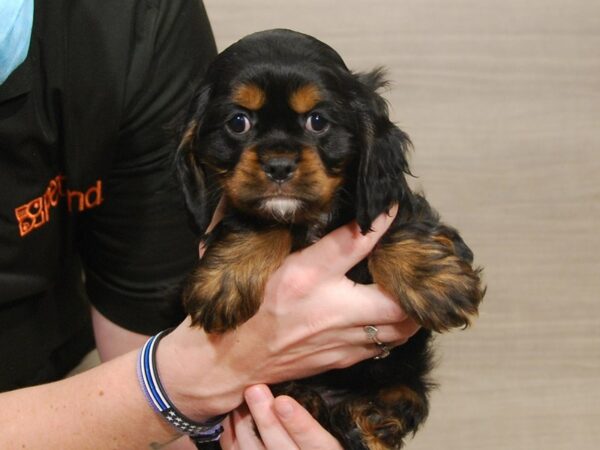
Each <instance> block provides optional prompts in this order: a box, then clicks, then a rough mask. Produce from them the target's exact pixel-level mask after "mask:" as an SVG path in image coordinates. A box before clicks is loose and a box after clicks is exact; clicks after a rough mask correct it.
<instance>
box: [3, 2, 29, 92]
mask: <svg viewBox="0 0 600 450" xmlns="http://www.w3.org/2000/svg"><path fill="white" fill-rule="evenodd" d="M32 26H33V0H0V84H2V83H4V82H5V81H6V79H7V78H8V77H9V76H10V74H11V73H13V71H14V70H15V69H16V68H17V67H19V66H20V65H21V63H22V62H23V61H25V58H27V52H28V51H29V41H30V40H31V28H32Z"/></svg>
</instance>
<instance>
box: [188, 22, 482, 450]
mask: <svg viewBox="0 0 600 450" xmlns="http://www.w3.org/2000/svg"><path fill="white" fill-rule="evenodd" d="M248 80H251V81H252V82H253V83H255V84H257V85H259V86H260V87H262V88H264V89H265V91H267V102H266V104H265V106H264V108H261V109H260V110H259V111H247V113H248V114H249V115H250V116H252V118H253V120H254V126H253V129H252V130H251V131H250V132H249V133H248V134H246V135H244V136H237V135H233V134H232V133H231V132H229V131H227V129H226V127H225V123H226V121H227V120H228V119H229V118H230V117H231V115H232V114H233V113H234V112H235V111H238V110H240V108H239V107H238V106H236V105H234V104H233V103H232V100H231V91H232V89H233V87H234V86H235V85H236V84H238V83H240V82H244V81H248ZM306 83H310V84H314V85H316V86H318V88H319V91H320V92H321V93H322V97H323V98H322V99H321V101H320V102H319V104H318V106H317V109H318V110H319V112H320V113H322V114H324V115H325V117H327V119H328V120H329V122H330V124H331V126H330V128H329V129H328V131H327V132H326V133H324V134H320V135H315V134H311V133H307V132H306V130H305V129H304V127H303V123H304V121H305V120H306V117H305V116H303V117H298V115H297V114H296V113H294V112H293V111H291V110H290V109H289V107H287V103H286V101H285V99H287V98H288V97H289V95H290V93H291V92H292V91H293V90H294V89H297V88H298V87H300V86H302V85H304V84H306ZM384 85H385V81H384V79H383V77H382V72H381V71H380V70H376V71H373V72H371V73H366V74H360V73H353V72H351V71H349V70H348V68H347V67H346V65H345V64H344V62H343V61H342V59H341V58H340V56H339V55H338V54H337V53H336V52H335V51H334V50H333V49H331V48H330V47H329V46H327V45H326V44H324V43H322V42H320V41H318V40H317V39H315V38H313V37H310V36H307V35H304V34H300V33H296V32H292V31H288V30H271V31H266V32H261V33H256V34H253V35H250V36H248V37H246V38H244V39H242V40H240V41H239V42H237V43H236V44H234V45H233V46H231V47H229V48H228V49H226V50H225V51H224V52H222V53H221V54H220V55H219V56H218V57H217V59H216V60H215V61H214V63H213V64H212V65H211V66H210V68H209V70H208V73H207V75H206V76H205V78H204V81H203V82H202V84H201V85H200V86H199V88H198V90H197V92H196V95H195V97H194V99H193V101H192V102H191V107H190V109H189V111H188V114H187V117H186V120H185V127H184V128H185V129H184V130H183V132H182V136H183V139H182V145H181V147H180V150H179V152H178V156H177V164H178V168H179V172H180V175H181V178H182V184H183V187H184V192H185V195H186V200H187V205H188V207H189V209H190V211H191V213H192V216H193V218H194V222H195V225H196V227H197V229H198V231H199V232H200V233H203V232H204V231H205V230H206V227H207V225H208V223H209V222H210V219H211V217H212V215H213V212H214V209H215V206H216V204H217V202H218V200H219V198H221V196H222V195H223V189H222V179H223V178H222V177H223V173H227V172H228V171H231V170H233V169H234V168H235V166H236V164H237V163H238V162H239V160H240V157H241V154H242V153H243V152H244V151H245V149H247V148H248V147H250V146H252V145H257V146H259V147H260V146H264V147H265V148H267V147H268V148H273V147H282V148H283V147H285V148H286V149H288V150H289V151H294V149H299V148H302V147H310V148H315V149H317V150H318V154H319V157H320V159H321V161H322V162H323V165H324V166H325V169H326V171H327V172H328V173H330V174H340V175H341V176H342V177H343V180H344V181H343V183H342V184H341V186H340V188H339V189H337V190H336V191H335V192H334V194H333V196H334V198H333V199H332V203H331V207H330V209H329V210H327V211H326V212H327V214H326V215H323V214H321V215H319V216H318V217H320V218H319V219H315V220H309V219H305V218H300V219H298V220H289V221H288V222H287V223H285V224H284V226H286V227H289V228H290V229H291V230H292V233H293V236H294V245H293V249H292V250H296V249H298V248H302V247H304V246H307V245H309V244H310V243H311V242H312V241H313V240H314V237H315V235H317V237H318V236H322V235H323V234H325V233H327V232H328V231H330V230H332V229H335V228H336V227H338V226H340V225H342V224H345V223H347V222H349V221H351V220H356V221H357V223H358V224H359V226H360V228H361V230H362V231H363V232H364V233H366V232H368V231H369V229H370V226H371V223H372V221H373V220H374V219H375V218H376V217H377V216H378V215H379V214H381V213H382V212H384V211H387V210H389V208H390V207H391V206H392V205H393V204H398V205H399V213H398V215H397V218H396V219H395V221H394V223H393V225H392V227H391V228H390V230H389V231H388V232H387V233H386V235H385V236H384V238H383V239H382V242H381V244H382V245H383V244H388V243H391V244H393V243H394V242H395V240H397V239H399V238H398V236H405V235H406V236H410V237H411V239H414V240H415V241H417V242H421V240H422V241H423V242H424V243H427V244H428V243H429V242H430V241H431V238H432V236H434V237H439V236H443V237H444V238H447V239H448V242H451V248H449V249H447V251H448V252H449V253H451V256H452V258H453V260H456V261H457V264H460V265H463V266H464V267H467V266H468V267H469V268H470V265H471V263H472V259H473V255H472V253H471V251H470V250H469V248H468V247H467V246H466V245H465V243H464V242H463V241H462V239H461V238H460V236H459V235H458V233H457V232H456V231H455V230H454V229H452V228H450V227H448V226H446V225H444V224H442V223H441V222H440V219H439V217H438V215H437V213H436V212H435V211H434V210H433V209H432V208H431V207H430V206H429V204H428V203H427V201H426V200H425V198H424V197H423V196H422V195H419V194H416V193H414V192H412V191H411V189H410V188H409V186H408V184H407V182H406V178H405V176H406V175H407V174H409V173H410V172H409V167H408V163H407V159H406V158H407V155H406V154H407V151H408V149H409V147H410V141H409V138H408V137H407V135H406V134H405V133H404V132H403V131H401V130H400V129H399V128H398V127H397V126H396V125H394V124H393V123H392V122H391V121H390V120H389V117H388V109H387V105H386V103H385V101H384V100H383V98H382V97H381V96H380V95H379V94H378V92H377V91H378V89H380V88H381V87H382V86H384ZM274 99H282V100H281V101H275V100H274ZM260 148H262V147H260ZM225 176H226V175H225ZM315 217H316V216H315ZM269 226H281V224H280V223H278V221H277V220H275V219H269V218H268V217H265V216H263V215H261V214H257V215H253V214H252V213H251V212H248V211H247V210H244V211H240V210H236V209H235V208H232V207H231V205H229V207H228V209H227V211H226V217H225V220H224V221H223V222H222V224H221V225H220V226H219V228H218V229H217V233H216V234H217V235H218V236H223V235H226V234H227V233H233V232H235V231H236V230H239V229H240V228H247V229H255V228H261V227H269ZM213 239H214V235H213ZM436 242H437V241H436ZM210 245H211V241H210V240H209V247H210ZM223 270H227V268H223ZM439 270H441V269H439V268H435V267H434V265H431V266H429V265H424V266H423V267H418V273H419V276H420V277H423V278H422V279H426V278H427V277H428V276H431V277H433V276H435V275H436V274H437V273H438V272H439ZM473 273H474V275H469V276H470V277H471V278H472V279H470V280H469V282H470V283H471V284H472V286H471V287H470V289H469V290H468V291H464V292H463V291H461V290H460V289H454V288H453V287H451V286H450V287H448V288H447V289H446V290H445V291H444V293H443V295H440V294H439V293H429V292H423V298H424V299H426V301H427V302H430V303H431V304H430V305H429V303H428V308H429V307H430V308H431V311H432V312H433V310H435V314H433V315H432V317H433V318H432V317H429V316H428V309H427V308H425V309H423V308H421V309H419V308H417V307H415V308H411V305H410V300H406V299H404V300H402V301H401V303H402V305H403V306H404V307H405V309H406V310H407V312H408V313H409V314H410V315H411V316H412V317H413V318H414V319H415V320H416V321H417V322H418V323H421V324H422V325H426V326H428V327H429V328H430V329H433V330H436V331H445V330H447V329H449V328H452V327H456V326H466V325H468V319H467V317H468V316H469V315H472V314H475V313H476V310H477V305H478V303H479V301H480V300H481V297H482V295H483V292H482V291H481V290H480V289H479V284H478V281H479V280H478V279H475V278H477V277H476V275H477V274H478V272H477V270H474V272H473ZM348 276H349V277H350V278H351V279H353V280H355V281H356V282H359V283H371V282H372V281H373V278H372V276H371V274H370V273H369V270H368V268H367V263H366V260H365V261H363V262H362V263H360V264H359V265H357V266H356V267H355V268H354V269H352V270H351V271H350V272H349V273H348ZM456 276H457V277H460V276H461V275H460V274H459V275H456ZM382 287H383V288H384V289H385V288H386V286H382ZM412 287H414V288H415V289H419V288H421V286H416V285H415V286H412ZM424 290H425V289H424ZM465 311H466V312H465ZM189 312H193V311H189ZM200 324H202V323H200ZM235 325H237V324H232V327H234V326H235ZM430 329H426V328H422V329H421V330H420V331H419V332H418V333H417V334H416V335H415V336H414V337H412V338H411V339H410V340H409V341H408V342H407V343H406V344H405V345H402V346H400V347H398V348H396V349H394V350H393V351H392V353H391V355H390V356H389V357H388V358H386V359H382V360H372V359H371V360H367V361H364V362H362V363H359V364H357V365H355V366H352V367H349V368H345V369H340V370H334V371H330V372H327V373H325V374H322V375H319V376H315V377H311V378H309V379H305V380H299V381H296V382H293V383H285V384H282V385H279V386H274V387H273V389H274V391H275V392H276V393H288V394H291V395H293V396H294V397H296V398H298V399H299V400H300V401H301V402H303V404H305V405H306V406H307V407H308V408H309V410H310V411H311V413H313V415H315V417H317V418H318V419H319V420H320V422H321V423H322V424H323V425H324V426H325V427H326V428H327V429H328V430H329V431H330V432H331V433H333V434H334V435H335V436H336V438H337V439H338V440H339V441H340V442H341V443H342V445H343V447H344V448H345V449H351V450H365V449H368V448H378V449H379V448H390V449H392V448H400V447H401V446H402V445H403V438H404V436H406V435H408V434H410V433H414V432H415V431H416V430H417V429H418V427H419V426H420V425H421V423H422V422H423V421H424V420H425V418H426V417H427V414H428V400H427V397H428V392H429V390H430V388H431V386H432V384H431V382H430V381H429V379H428V374H429V372H430V369H431V350H430V341H431V336H432V332H431V331H430ZM394 388H398V389H399V391H400V390H402V389H405V388H409V389H410V391H411V392H414V394H415V398H413V399H412V400H409V399H407V400H406V401H403V400H402V399H399V400H398V401H397V402H395V403H393V404H390V403H389V402H388V401H383V400H382V399H383V397H382V391H383V390H385V389H388V390H389V389H394ZM415 399H417V400H415ZM350 404H363V405H367V406H369V407H370V409H368V408H367V411H366V412H365V414H366V415H367V417H366V421H367V422H368V423H369V424H371V425H372V430H374V431H370V432H369V433H367V434H369V435H372V436H373V438H374V439H375V440H376V441H377V442H378V443H379V444H378V445H380V446H379V447H369V446H368V443H367V442H366V441H365V433H364V430H363V432H361V430H360V429H359V427H358V426H357V420H356V419H357V417H356V413H353V412H352V411H353V410H352V409H351V408H349V407H348V405H350ZM388 417H396V418H398V419H399V422H401V423H402V426H392V425H387V424H386V418H388ZM206 448H210V446H207V447H206ZM212 448H217V444H215V446H213V447H212Z"/></svg>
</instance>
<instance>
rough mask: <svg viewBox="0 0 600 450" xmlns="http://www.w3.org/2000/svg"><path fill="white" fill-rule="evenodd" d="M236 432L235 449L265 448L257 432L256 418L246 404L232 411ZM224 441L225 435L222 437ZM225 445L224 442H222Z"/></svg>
mask: <svg viewBox="0 0 600 450" xmlns="http://www.w3.org/2000/svg"><path fill="white" fill-rule="evenodd" d="M231 417H232V419H231V420H232V423H233V429H234V433H235V446H234V447H233V448H234V449H235V450H238V449H239V450H265V446H264V445H263V442H262V440H261V439H260V436H258V435H257V434H256V427H255V426H254V419H253V418H252V414H250V411H249V410H248V407H247V406H246V405H241V406H239V407H238V408H237V409H235V410H234V411H233V412H232V413H231ZM221 441H223V437H221ZM221 445H222V446H223V443H222V444H221Z"/></svg>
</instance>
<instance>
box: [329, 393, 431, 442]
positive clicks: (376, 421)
mask: <svg viewBox="0 0 600 450" xmlns="http://www.w3.org/2000/svg"><path fill="white" fill-rule="evenodd" d="M338 409H339V410H338V411H337V413H336V414H335V415H336V419H337V423H335V424H334V426H336V428H338V430H337V432H338V433H339V434H340V435H342V436H344V440H345V442H344V445H345V446H344V448H348V449H351V450H355V449H356V450H363V449H368V450H392V449H393V450H397V449H400V448H402V446H403V445H404V438H405V437H406V435H408V434H409V433H414V432H416V431H417V429H418V427H419V425H420V424H421V423H422V422H423V421H424V420H425V418H426V417H427V414H428V411H429V404H428V401H427V397H426V395H425V393H424V392H419V391H417V390H414V389H411V388H410V387H408V386H405V385H396V386H389V387H386V388H383V389H380V390H379V391H378V392H377V394H376V396H375V397H371V396H369V397H365V398H362V397H359V398H355V399H353V400H350V401H349V402H347V403H345V404H342V405H339V406H338ZM340 419H342V420H341V421H340ZM334 420H335V419H334Z"/></svg>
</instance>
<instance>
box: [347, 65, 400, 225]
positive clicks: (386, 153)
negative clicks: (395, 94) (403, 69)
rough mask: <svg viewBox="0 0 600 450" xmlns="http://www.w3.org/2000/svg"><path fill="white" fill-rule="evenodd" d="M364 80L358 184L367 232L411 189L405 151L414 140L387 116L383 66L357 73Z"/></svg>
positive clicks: (358, 216) (360, 211)
mask: <svg viewBox="0 0 600 450" xmlns="http://www.w3.org/2000/svg"><path fill="white" fill-rule="evenodd" d="M356 79H357V80H358V82H359V83H360V84H361V91H362V92H363V94H364V95H362V96H361V97H362V101H361V103H362V105H361V107H359V108H358V110H359V111H360V115H361V117H360V120H361V122H362V127H363V142H361V145H362V148H361V149H360V160H359V166H358V179H357V186H356V196H357V199H356V200H357V201H356V220H357V222H358V225H359V226H360V229H361V232H362V233H367V232H368V231H369V230H370V228H371V223H372V222H373V220H374V219H375V218H376V217H377V216H378V215H379V214H381V213H382V212H383V211H387V210H389V208H390V207H391V206H392V205H393V204H394V203H400V205H402V202H403V200H405V199H406V198H407V197H408V196H409V194H410V190H409V187H408V183H407V182H406V178H405V176H404V175H405V174H410V171H409V168H408V162H407V159H406V154H407V152H408V150H409V148H410V147H411V142H410V139H409V137H408V135H406V133H404V132H403V131H402V130H400V129H399V128H398V127H397V126H396V125H394V124H393V123H392V122H391V121H390V119H389V116H388V107H387V104H386V102H385V100H384V99H383V98H382V97H381V96H380V95H379V94H378V93H377V90H378V89H380V88H382V87H384V86H385V85H386V84H387V83H386V81H385V79H384V74H383V71H382V69H377V70H374V71H372V72H369V73H366V74H357V75H356Z"/></svg>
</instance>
